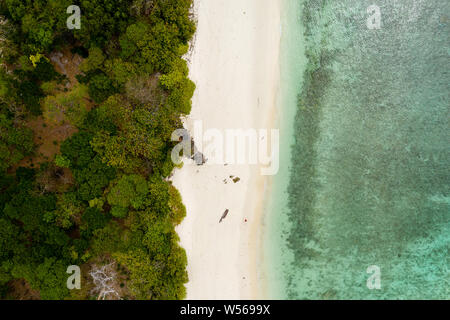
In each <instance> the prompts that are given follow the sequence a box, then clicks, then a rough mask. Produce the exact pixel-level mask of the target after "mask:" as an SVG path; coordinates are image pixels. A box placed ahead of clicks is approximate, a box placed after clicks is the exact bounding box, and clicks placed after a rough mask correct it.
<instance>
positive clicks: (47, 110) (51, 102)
mask: <svg viewBox="0 0 450 320" xmlns="http://www.w3.org/2000/svg"><path fill="white" fill-rule="evenodd" d="M87 90H88V89H87V87H86V86H84V85H77V86H76V87H74V88H73V89H72V90H71V91H69V92H63V93H59V94H57V95H56V96H47V97H46V98H45V99H44V103H43V105H44V110H43V114H44V117H45V119H47V120H48V121H50V122H52V123H55V124H63V123H65V122H69V123H71V124H74V125H80V124H81V123H82V122H83V120H84V119H85V117H86V115H87V103H86V100H85V99H86V98H87Z"/></svg>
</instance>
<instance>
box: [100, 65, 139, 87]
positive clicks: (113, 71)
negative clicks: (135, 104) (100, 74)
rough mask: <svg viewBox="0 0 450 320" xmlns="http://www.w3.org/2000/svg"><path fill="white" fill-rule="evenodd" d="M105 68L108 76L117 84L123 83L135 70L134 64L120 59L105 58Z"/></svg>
mask: <svg viewBox="0 0 450 320" xmlns="http://www.w3.org/2000/svg"><path fill="white" fill-rule="evenodd" d="M105 70H106V73H107V74H108V76H110V77H111V78H112V79H114V81H115V82H116V83H117V84H118V85H119V86H122V85H124V84H125V83H126V82H127V81H128V80H129V79H130V78H132V77H133V76H134V75H135V74H136V72H137V70H136V66H135V65H134V64H132V63H130V62H124V61H122V59H113V60H107V61H106V62H105Z"/></svg>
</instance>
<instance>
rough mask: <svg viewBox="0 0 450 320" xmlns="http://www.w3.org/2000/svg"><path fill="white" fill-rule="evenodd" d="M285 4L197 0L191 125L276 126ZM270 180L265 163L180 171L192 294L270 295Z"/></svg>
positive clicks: (178, 184) (183, 239)
mask: <svg viewBox="0 0 450 320" xmlns="http://www.w3.org/2000/svg"><path fill="white" fill-rule="evenodd" d="M281 1H282V0H194V2H195V13H196V18H197V21H198V26H197V33H196V36H195V39H194V41H193V49H192V51H191V53H190V55H189V57H187V59H188V60H189V68H190V78H191V79H192V80H193V81H194V82H195V83H196V85H197V88H196V91H195V94H194V97H193V107H192V112H191V115H190V116H189V118H188V119H186V121H185V126H186V128H187V129H190V130H191V129H192V127H193V122H194V121H195V120H202V121H203V123H202V124H203V130H207V129H209V128H215V129H219V130H221V131H222V130H225V129H239V128H241V129H249V128H254V129H261V128H267V129H271V128H274V127H275V118H276V117H277V114H276V113H277V109H278V108H277V107H278V106H277V92H278V87H279V76H280V75H279V72H280V71H279V44H280V33H281V30H280V10H281V8H280V7H281ZM205 156H206V157H207V158H208V154H207V153H206V154H205ZM230 176H235V177H239V178H240V179H241V180H240V181H239V182H237V183H234V182H233V181H232V180H231V179H230ZM224 179H226V180H227V183H225V182H224ZM270 179H271V178H270V176H262V175H261V174H260V170H259V166H258V165H226V166H225V165H212V164H205V165H203V166H196V165H195V164H193V163H192V162H190V161H185V164H184V166H183V168H182V169H177V170H175V173H174V176H173V178H172V181H173V183H174V185H175V186H176V187H177V188H178V190H180V193H181V195H182V197H183V202H184V204H185V205H186V208H187V217H186V218H185V220H184V221H183V223H182V224H181V225H180V226H178V227H177V232H178V234H179V236H180V239H181V246H182V247H184V248H185V249H186V252H187V256H188V274H189V283H188V284H187V298H188V299H257V298H262V299H263V298H265V296H266V294H265V285H264V275H263V268H262V265H263V260H264V258H263V255H262V250H261V236H262V224H263V216H262V211H263V205H264V193H265V190H266V188H267V186H268V185H269V184H270ZM225 209H229V214H228V216H227V217H226V219H224V220H223V222H222V223H220V224H219V219H220V217H221V215H222V213H223V212H224V211H225ZM245 219H247V222H246V221H245Z"/></svg>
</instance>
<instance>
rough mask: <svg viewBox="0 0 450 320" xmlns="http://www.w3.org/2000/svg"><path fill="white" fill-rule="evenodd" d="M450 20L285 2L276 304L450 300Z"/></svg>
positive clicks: (364, 4)
mask: <svg viewBox="0 0 450 320" xmlns="http://www.w3.org/2000/svg"><path fill="white" fill-rule="evenodd" d="M374 4H375V5H377V6H378V7H379V8H380V13H381V28H380V29H369V28H368V27H367V24H366V21H367V18H368V17H369V14H368V13H367V8H368V7H369V6H370V5H374ZM449 23H450V3H449V2H448V0H433V1H429V0H395V1H394V0H370V1H366V0H343V1H338V0H285V8H284V13H283V39H282V52H283V54H282V66H281V69H282V83H281V91H282V106H283V110H284V113H283V114H282V116H281V120H280V121H281V128H282V130H281V132H280V134H281V138H282V141H281V142H282V148H281V164H282V169H281V171H280V173H279V174H278V176H277V177H275V180H274V187H273V194H272V198H271V200H270V201H269V204H268V209H267V210H268V216H269V220H268V221H269V225H270V227H269V232H268V236H267V238H266V242H265V243H266V250H267V252H269V256H270V266H269V273H268V274H269V276H268V282H269V290H270V295H271V296H270V297H271V298H288V299H432V298H436V299H449V298H450V283H449V280H450V273H449V262H450V255H449V248H450V171H449V169H450V148H449V142H450V128H449V127H450V126H449V120H450V107H449V101H450V100H449V92H450V90H449V89H450V88H449V84H450V75H449V66H450V57H449V55H450V46H449V44H450V25H449ZM369 266H375V268H376V269H377V270H379V271H380V274H379V280H380V285H381V288H380V289H376V288H375V289H373V288H372V289H369V287H368V286H367V280H368V278H369V277H371V276H372V275H373V272H371V273H367V269H368V267H369ZM371 279H372V280H373V278H371Z"/></svg>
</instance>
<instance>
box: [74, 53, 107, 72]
mask: <svg viewBox="0 0 450 320" xmlns="http://www.w3.org/2000/svg"><path fill="white" fill-rule="evenodd" d="M104 61H105V55H104V54H103V51H102V49H100V48H97V47H92V48H90V49H89V57H88V58H87V59H86V60H84V61H83V62H82V63H81V65H80V70H81V71H83V72H89V71H92V70H95V69H97V68H100V67H101V65H102V64H103V62H104Z"/></svg>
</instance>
